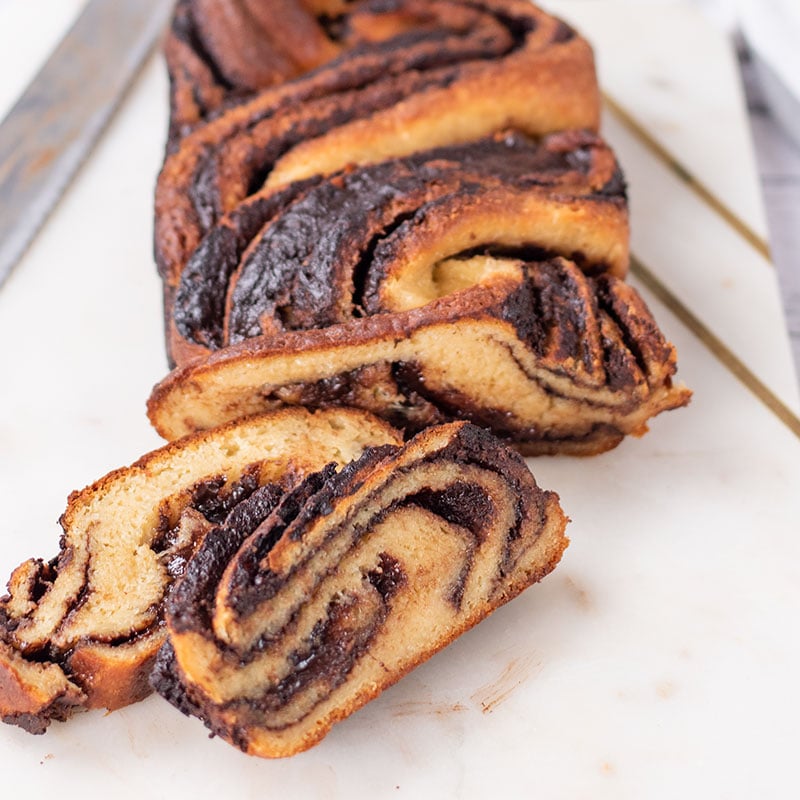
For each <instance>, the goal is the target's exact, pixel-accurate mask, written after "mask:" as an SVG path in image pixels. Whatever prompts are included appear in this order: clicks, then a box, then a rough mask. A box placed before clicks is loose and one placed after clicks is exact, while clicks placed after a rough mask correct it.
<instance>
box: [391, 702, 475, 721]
mask: <svg viewBox="0 0 800 800" xmlns="http://www.w3.org/2000/svg"><path fill="white" fill-rule="evenodd" d="M467 710H468V708H467V706H465V705H464V704H463V703H434V702H432V701H425V700H409V701H408V702H406V703H398V704H397V705H395V706H393V707H392V716H393V717H411V716H415V715H417V714H425V715H428V716H435V717H443V716H446V715H448V714H453V713H459V712H461V711H467Z"/></svg>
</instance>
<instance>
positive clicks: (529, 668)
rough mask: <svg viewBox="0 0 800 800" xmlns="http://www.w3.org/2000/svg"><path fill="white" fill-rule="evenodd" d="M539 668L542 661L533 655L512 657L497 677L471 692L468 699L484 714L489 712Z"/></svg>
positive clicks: (539, 669)
mask: <svg viewBox="0 0 800 800" xmlns="http://www.w3.org/2000/svg"><path fill="white" fill-rule="evenodd" d="M541 669H542V662H541V661H539V660H538V659H537V658H536V657H535V656H533V655H526V656H519V657H517V658H512V659H511V661H509V662H508V664H506V666H505V668H504V669H503V671H502V672H501V673H500V675H499V676H498V677H497V678H495V679H494V680H493V681H490V682H489V683H487V684H486V685H484V686H481V687H480V688H479V689H478V690H476V691H475V692H473V693H472V694H471V695H470V699H471V700H473V701H474V702H475V703H476V704H477V705H478V706H479V707H480V709H481V711H482V712H483V713H484V714H491V713H492V711H494V710H495V708H497V706H499V705H500V704H501V703H504V702H505V701H506V700H508V698H509V697H511V695H512V694H513V693H514V690H515V689H516V688H517V687H518V686H520V685H522V684H523V683H524V682H525V681H526V680H528V678H530V677H531V676H532V675H533V674H534V673H537V672H540V671H541Z"/></svg>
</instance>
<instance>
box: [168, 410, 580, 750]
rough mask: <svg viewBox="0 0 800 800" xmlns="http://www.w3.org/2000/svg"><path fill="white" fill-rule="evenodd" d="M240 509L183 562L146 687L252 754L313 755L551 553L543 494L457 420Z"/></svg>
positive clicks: (556, 528) (527, 580) (487, 438)
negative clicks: (333, 730) (334, 729)
mask: <svg viewBox="0 0 800 800" xmlns="http://www.w3.org/2000/svg"><path fill="white" fill-rule="evenodd" d="M254 497H255V496H254ZM254 497H253V498H250V499H249V500H245V501H244V502H243V503H242V504H241V505H240V506H238V507H237V508H236V509H235V510H234V511H233V512H232V513H231V514H230V516H229V517H228V519H227V520H226V521H225V522H224V523H223V524H222V525H220V526H218V527H217V528H215V529H213V530H212V531H210V532H209V534H208V535H207V536H206V538H205V540H204V542H203V544H202V545H201V546H200V548H199V549H198V550H197V552H196V553H195V554H194V556H192V558H191V559H190V560H189V563H188V565H187V567H186V572H185V574H184V575H183V576H182V577H181V578H180V579H179V581H178V582H177V584H176V586H175V589H174V591H173V592H172V594H171V595H170V597H169V599H168V601H167V603H166V622H167V627H168V630H169V641H168V644H167V645H165V648H164V649H163V650H162V651H161V653H160V654H159V657H158V664H157V667H156V669H155V670H154V673H153V682H154V684H155V687H156V689H157V690H158V691H159V692H160V693H161V694H163V695H164V696H165V697H166V698H167V699H169V700H170V701H171V702H172V703H173V704H175V705H176V706H177V707H178V708H180V709H181V710H183V711H184V712H185V713H188V714H194V715H196V716H198V717H200V718H201V719H203V721H204V722H205V723H206V725H207V726H208V727H209V728H210V729H211V731H213V732H214V733H215V734H217V735H219V736H221V737H222V738H224V739H226V740H227V741H228V742H230V743H231V744H233V745H235V746H237V747H239V748H241V749H242V750H244V751H245V752H247V753H250V754H254V755H258V756H266V757H280V756H288V755H292V754H294V753H297V752H299V751H301V750H304V749H306V748H308V747H311V746H312V745H314V744H316V743H317V742H318V741H319V740H320V739H321V738H322V737H323V736H325V735H326V733H327V732H328V730H329V729H330V727H331V726H332V725H333V724H334V723H335V722H337V721H339V720H341V719H343V718H344V717H346V716H348V715H349V714H351V713H352V712H353V711H355V710H356V709H358V708H360V707H361V706H363V705H364V704H365V703H366V702H368V701H369V700H371V699H372V698H374V697H375V696H376V695H378V694H379V693H380V692H381V691H383V690H384V689H385V688H387V687H388V686H390V685H391V684H393V683H395V682H396V681H397V680H398V679H399V678H401V677H402V676H403V675H404V674H405V673H407V672H408V671H409V670H411V669H413V668H414V667H415V666H417V665H418V664H419V663H420V662H422V661H423V660H425V659H427V658H428V657H430V656H431V655H433V653H435V652H436V651H437V650H439V649H441V648H442V647H444V646H445V645H447V644H448V643H449V642H451V641H452V640H453V639H454V638H455V637H457V636H458V635H460V634H461V633H463V632H464V631H465V630H467V629H468V628H470V627H471V626H473V625H475V624H476V623H477V622H479V621H480V620H481V619H483V618H484V617H486V615H487V614H489V613H490V612H491V611H493V610H494V609H496V608H497V607H498V606H500V605H502V604H503V603H506V602H508V601H509V600H511V599H512V598H513V597H515V596H516V595H517V594H519V593H520V592H521V591H522V590H523V589H525V588H526V587H528V586H530V585H531V584H532V583H534V582H536V581H538V580H539V579H541V578H542V577H543V576H544V575H546V574H547V573H548V572H550V571H551V570H552V569H553V568H554V567H555V565H556V564H557V562H558V561H559V559H560V557H561V554H562V552H563V550H564V548H565V547H566V544H567V540H566V538H565V536H564V528H565V525H566V518H565V517H564V514H563V513H562V511H561V508H560V506H559V504H558V498H557V496H556V495H555V494H553V493H552V492H546V491H543V490H541V489H540V488H539V487H538V486H537V485H536V482H535V481H534V479H533V477H532V476H531V474H530V472H529V471H528V469H527V467H526V466H525V463H524V461H523V460H522V459H521V458H520V457H519V456H518V455H516V454H515V453H513V452H512V451H510V450H508V449H506V448H505V447H503V446H502V445H501V444H500V443H499V442H498V441H497V439H495V438H494V437H492V436H491V435H490V434H489V433H487V432H486V431H484V430H482V429H480V428H477V427H475V426H472V425H469V424H467V423H451V424H449V425H443V426H439V427H435V428H429V429H427V430H426V431H424V432H423V433H421V434H419V435H418V436H417V437H415V438H414V439H412V440H411V441H410V442H409V443H407V444H406V445H405V446H403V447H395V446H385V447H381V448H375V449H370V450H367V451H366V452H365V453H364V455H363V456H362V457H361V458H360V459H359V460H358V461H356V462H354V463H353V464H351V465H349V466H347V467H346V468H344V469H343V470H342V471H340V472H338V473H336V472H334V471H333V469H330V468H328V469H326V470H324V471H322V472H321V473H318V474H316V475H312V476H309V477H308V478H307V479H306V480H305V481H304V482H303V483H301V484H300V485H299V486H297V487H296V488H295V489H294V490H292V491H291V492H288V493H287V494H284V495H283V497H281V498H280V500H277V501H274V507H272V508H271V504H262V505H261V506H259V507H258V508H257V509H255V508H251V507H250V506H251V504H252V503H254ZM270 508H271V510H270Z"/></svg>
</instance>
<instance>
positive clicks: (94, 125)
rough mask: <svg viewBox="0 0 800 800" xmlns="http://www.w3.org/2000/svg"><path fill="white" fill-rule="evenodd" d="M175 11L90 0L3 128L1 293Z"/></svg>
mask: <svg viewBox="0 0 800 800" xmlns="http://www.w3.org/2000/svg"><path fill="white" fill-rule="evenodd" d="M171 11H172V2H171V0H90V2H89V3H87V5H86V7H85V8H84V10H83V11H82V12H81V14H80V16H79V17H78V19H77V20H76V21H75V23H74V25H73V26H72V28H71V29H70V30H69V31H68V32H67V34H66V36H65V37H64V38H63V39H62V40H61V42H60V44H59V45H58V46H57V47H56V49H55V50H54V51H53V53H52V55H51V56H50V58H49V59H48V60H47V62H46V63H45V65H44V66H43V67H42V69H41V70H40V71H39V73H38V74H37V75H36V77H35V78H34V79H33V81H32V82H31V84H30V86H28V88H27V89H26V90H25V92H24V93H23V95H22V96H21V97H20V98H19V100H18V101H17V102H16V104H15V105H14V107H13V108H12V109H11V111H10V112H9V114H8V116H7V117H6V118H5V120H4V121H3V122H2V124H0V286H2V284H3V282H4V281H5V279H6V278H7V277H8V275H9V273H10V272H11V270H12V268H13V267H14V265H15V264H16V263H17V261H18V260H19V259H20V257H21V256H22V254H23V253H24V252H25V250H26V248H27V247H28V245H29V244H30V243H31V241H32V240H33V238H34V236H35V235H36V233H37V232H38V231H39V229H40V227H41V226H42V224H43V223H44V221H45V219H46V218H47V216H48V215H49V213H50V212H51V211H52V209H53V208H54V206H55V205H56V203H57V201H58V199H59V198H60V197H61V195H62V194H63V192H64V190H65V189H66V188H67V185H68V184H69V182H70V180H71V179H72V177H73V176H74V175H75V173H76V172H77V170H78V167H80V165H81V163H82V162H83V160H84V159H85V158H86V156H87V155H88V154H89V152H90V151H91V149H92V147H93V146H94V144H95V143H96V142H97V140H98V138H99V137H100V134H101V133H102V132H103V130H104V128H105V126H106V124H107V123H108V121H109V120H110V119H111V116H112V114H113V113H114V111H115V110H116V108H117V106H118V105H119V102H120V100H121V99H122V96H123V95H124V93H125V90H126V89H127V88H128V86H129V85H130V83H131V82H132V80H133V78H134V76H135V75H136V74H137V72H138V70H139V68H140V67H141V65H142V63H143V62H144V60H145V58H146V57H147V56H148V54H149V53H150V51H151V49H152V47H153V45H154V44H155V42H156V40H157V38H158V36H159V34H160V33H161V31H162V30H163V29H164V26H165V24H166V21H167V19H168V18H169V16H170V13H171Z"/></svg>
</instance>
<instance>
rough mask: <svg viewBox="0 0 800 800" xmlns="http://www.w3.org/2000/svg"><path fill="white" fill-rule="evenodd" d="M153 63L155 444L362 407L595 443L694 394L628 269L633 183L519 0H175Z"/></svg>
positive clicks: (404, 422)
mask: <svg viewBox="0 0 800 800" xmlns="http://www.w3.org/2000/svg"><path fill="white" fill-rule="evenodd" d="M279 6H280V8H281V9H284V8H286V9H291V13H288V11H287V15H286V16H285V18H283V19H281V20H280V21H278V19H277V18H278V17H280V16H281V14H280V13H277V9H278V7H279ZM270 19H275V25H274V26H272V27H270ZM284 23H285V28H284ZM295 25H296V26H297V27H296V28H295V27H293V26H295ZM293 31H295V33H293ZM301 31H304V32H305V34H304V36H305V39H304V40H303V42H302V43H300V41H299V40H300V39H301V38H303V36H301V35H300V33H299V32H301ZM306 34H307V35H306ZM237 43H238V45H239V46H238V47H237ZM167 54H168V63H169V68H170V75H171V81H172V84H171V85H172V138H171V140H170V147H169V153H168V156H167V159H166V162H165V165H164V168H163V170H162V173H161V175H160V178H159V183H158V188H157V193H156V255H157V260H158V263H159V268H160V270H161V274H162V277H163V280H164V296H165V322H166V333H167V349H168V353H169V356H170V360H171V363H172V364H173V365H174V366H177V369H176V370H175V371H174V372H173V373H172V374H171V375H170V376H168V377H167V379H166V380H165V381H163V382H162V383H161V384H160V385H159V386H157V387H156V388H155V390H154V392H153V395H152V396H151V400H150V404H149V413H150V417H151V420H152V421H153V424H154V425H155V427H156V428H157V429H158V430H159V432H160V433H161V434H162V435H164V436H166V437H168V438H172V437H175V436H179V435H183V434H185V433H187V432H189V431H192V430H197V429H204V428H208V427H211V426H213V425H216V424H218V423H219V422H222V421H225V420H229V419H233V418H235V417H236V416H239V415H242V414H249V413H254V412H258V411H261V410H263V409H268V408H274V407H277V406H280V405H284V404H288V405H306V406H309V407H312V408H323V407H328V406H332V405H352V406H357V407H360V408H364V409H367V410H370V411H372V412H374V413H376V414H378V415H379V416H382V417H384V418H385V419H387V420H389V421H391V422H392V424H394V425H399V426H402V427H403V428H404V429H405V430H406V432H407V433H408V434H413V433H414V432H416V431H418V430H421V429H422V428H424V427H425V426H427V425H432V424H440V423H443V422H447V421H452V420H456V419H466V420H470V421H472V422H474V423H477V424H480V425H484V426H488V427H490V428H492V430H493V431H494V432H495V433H497V434H498V435H500V436H502V437H504V438H505V439H507V440H508V441H511V442H514V443H515V444H516V445H517V446H518V447H519V449H520V450H521V451H522V452H523V453H526V454H537V453H557V452H569V453H582V454H588V453H596V452H600V451H602V450H605V449H608V448H609V447H613V446H614V445H616V444H617V443H618V442H619V441H620V439H621V438H622V437H623V436H625V435H627V434H640V433H642V432H643V431H644V430H646V423H647V420H648V419H649V418H651V417H652V416H654V415H655V414H658V413H660V412H661V411H663V410H665V409H669V408H675V407H677V406H680V405H683V404H685V403H686V402H687V401H688V398H689V393H688V391H686V390H685V389H682V388H675V387H673V385H672V376H673V374H674V372H675V353H674V350H673V349H672V347H671V346H670V345H669V344H668V343H667V342H666V341H665V339H664V337H663V336H662V334H661V333H660V332H659V330H658V327H657V326H656V324H655V322H654V321H653V319H652V316H651V315H650V313H649V311H648V310H647V308H646V307H645V305H644V303H643V302H642V300H641V298H639V297H638V295H637V294H636V292H635V291H633V290H632V289H630V287H627V286H625V285H623V284H622V283H621V282H620V281H621V279H623V278H624V277H625V275H626V272H627V268H628V239H629V233H628V216H627V201H626V196H625V182H624V178H623V176H622V172H621V170H620V168H619V166H618V164H617V162H616V159H615V158H614V155H613V153H612V152H611V150H610V149H609V148H608V146H607V145H606V144H605V143H604V142H603V141H602V140H601V139H600V138H598V136H597V135H596V134H595V133H592V132H591V130H592V129H595V128H596V126H597V122H598V105H599V101H598V91H597V85H596V79H595V75H594V67H593V59H592V53H591V49H590V48H589V46H588V44H587V43H586V42H585V41H584V40H583V39H582V38H581V37H580V36H579V35H578V34H577V33H576V32H575V31H574V30H572V29H571V28H570V27H569V26H567V25H565V24H564V23H562V22H560V21H558V20H556V19H554V18H553V17H550V16H549V15H547V14H544V13H543V12H542V11H540V10H539V9H537V8H536V7H535V6H533V5H531V4H530V3H528V2H518V1H517V0H453V2H450V1H449V0H445V1H443V2H430V1H429V0H390V1H389V2H386V0H361V1H360V2H358V1H357V2H348V3H342V2H338V1H337V0H330V1H329V2H327V1H326V0H319V1H316V0H314V1H313V2H312V0H309V1H308V2H301V0H283V2H280V3H278V2H277V0H262V2H260V3H258V2H256V1H255V0H204V1H203V2H201V0H184V2H181V3H180V4H179V6H178V9H177V12H176V15H175V20H174V24H173V28H172V32H171V35H170V37H169V42H168V45H167ZM576 128H580V129H581V130H576ZM579 272H581V273H583V274H582V275H581V274H578V273H579ZM604 276H605V277H604Z"/></svg>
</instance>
